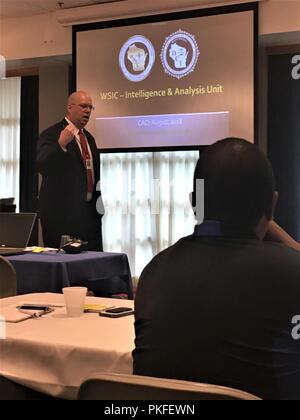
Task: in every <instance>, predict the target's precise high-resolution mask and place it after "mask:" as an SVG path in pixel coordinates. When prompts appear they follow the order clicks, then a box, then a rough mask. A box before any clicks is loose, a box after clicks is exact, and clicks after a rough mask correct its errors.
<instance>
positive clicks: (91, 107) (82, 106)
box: [71, 104, 95, 111]
mask: <svg viewBox="0 0 300 420" xmlns="http://www.w3.org/2000/svg"><path fill="white" fill-rule="evenodd" d="M71 105H76V106H79V107H80V108H81V109H83V110H84V111H85V110H86V109H89V110H90V111H95V107H94V106H93V105H87V104H71Z"/></svg>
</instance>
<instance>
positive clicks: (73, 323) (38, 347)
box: [0, 293, 134, 399]
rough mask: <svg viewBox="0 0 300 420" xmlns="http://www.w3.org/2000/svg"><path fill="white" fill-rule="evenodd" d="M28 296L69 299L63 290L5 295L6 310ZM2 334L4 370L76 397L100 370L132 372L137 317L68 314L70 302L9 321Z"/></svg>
mask: <svg viewBox="0 0 300 420" xmlns="http://www.w3.org/2000/svg"><path fill="white" fill-rule="evenodd" d="M24 302H39V303H63V296H62V295H58V294H53V293H39V294H30V295H23V296H14V297H11V298H6V299H1V300H0V316H1V310H2V309H3V308H5V307H6V306H10V305H12V304H13V305H18V304H20V303H24ZM86 303H98V304H105V305H108V306H112V305H116V306H130V307H133V305H134V303H133V301H127V300H121V299H104V298H94V297H88V298H87V300H86ZM5 326H6V338H5V339H0V375H2V376H4V377H6V378H8V379H11V380H13V381H14V382H17V383H19V384H22V385H25V386H27V387H29V388H32V389H34V390H37V391H40V392H44V393H46V394H49V395H52V396H56V397H62V398H68V399H75V398H76V397H77V393H78V388H79V386H80V384H81V383H82V382H83V381H84V380H85V379H86V378H88V377H89V376H90V375H91V374H92V373H95V372H116V373H132V356H131V352H132V350H133V348H134V317H133V316H132V315H131V316H126V317H123V318H117V319H113V318H104V317H100V316H99V315H98V314H84V315H83V316H82V317H80V318H68V317H67V315H66V313H65V308H60V309H56V310H55V312H54V313H51V314H48V315H46V316H44V317H42V318H41V319H28V320H25V321H22V322H20V323H17V324H13V323H6V324H5Z"/></svg>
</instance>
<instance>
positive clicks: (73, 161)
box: [37, 92, 103, 251]
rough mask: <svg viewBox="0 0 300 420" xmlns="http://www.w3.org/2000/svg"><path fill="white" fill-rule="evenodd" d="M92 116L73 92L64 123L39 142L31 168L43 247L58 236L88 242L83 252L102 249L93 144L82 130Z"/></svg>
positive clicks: (83, 97)
mask: <svg viewBox="0 0 300 420" xmlns="http://www.w3.org/2000/svg"><path fill="white" fill-rule="evenodd" d="M92 111H93V104H92V99H91V97H90V96H89V95H88V94H87V93H85V92H75V93H73V94H72V95H71V96H70V97H69V99H68V104H67V116H66V118H65V119H64V120H63V121H61V122H59V123H57V124H55V125H53V126H52V127H50V128H48V129H47V130H45V131H44V132H43V133H42V134H41V136H40V138H39V141H38V146H37V167H38V171H39V172H40V173H41V174H42V177H43V179H42V185H41V189H40V194H39V216H40V220H41V225H42V230H43V239H44V245H45V246H48V247H54V248H58V247H59V246H60V239H61V235H70V236H71V237H74V238H79V239H82V240H84V241H88V243H89V245H88V248H89V250H95V251H102V250H103V246H102V233H101V218H102V214H100V213H102V211H101V210H102V208H103V206H102V201H101V193H100V191H97V189H98V188H96V187H97V183H98V181H99V178H100V158H99V152H98V151H97V146H96V143H95V139H94V138H93V136H92V135H91V134H90V133H89V132H88V131H87V130H85V129H84V127H85V126H86V124H87V123H88V121H89V119H90V116H91V113H92Z"/></svg>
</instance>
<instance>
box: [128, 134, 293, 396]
mask: <svg viewBox="0 0 300 420" xmlns="http://www.w3.org/2000/svg"><path fill="white" fill-rule="evenodd" d="M198 179H204V191H205V192H204V198H205V200H204V222H203V223H202V224H199V225H197V226H196V227H195V231H194V234H193V235H191V236H188V237H186V238H182V239H180V240H179V241H178V242H177V243H176V244H175V245H173V246H171V247H170V248H168V249H166V250H165V251H163V252H161V253H160V254H158V255H157V256H156V257H155V258H154V259H153V260H152V261H151V262H150V264H149V265H148V266H147V267H146V268H145V269H144V271H143V273H142V275H141V278H140V281H139V285H138V290H137V295H136V308H135V331H136V342H135V344H136V348H135V350H134V352H133V358H134V373H135V374H138V375H149V376H157V377H164V378H177V379H183V380H190V381H196V382H204V383H211V384H217V385H224V386H229V387H234V388H238V389H242V390H244V391H248V392H251V393H253V394H256V395H257V396H259V397H261V398H264V399H299V398H300V340H299V338H300V337H299V336H300V335H299V336H298V335H297V334H295V331H296V328H297V326H295V325H294V324H293V322H292V320H293V318H294V316H296V315H297V314H300V306H299V305H300V304H299V302H300V254H299V252H298V251H296V250H294V249H292V248H290V247H287V246H285V245H282V244H278V243H275V242H265V241H262V239H263V238H264V236H265V234H266V232H267V230H268V228H269V226H270V222H272V219H273V213H274V208H275V205H276V201H277V196H278V194H277V193H276V192H275V183H274V177H273V172H272V168H271V165H270V163H269V161H268V159H267V158H266V157H265V155H264V154H263V153H262V152H261V151H260V150H259V149H258V148H257V147H256V146H254V145H252V144H250V143H248V142H247V141H245V140H241V139H230V138H229V139H225V140H222V141H219V142H217V143H215V144H214V145H212V146H210V147H209V148H208V149H207V150H206V151H205V152H204V153H203V154H202V155H201V158H200V159H199V161H198V163H197V166H196V170H195V175H194V192H193V205H194V206H195V205H196V196H195V191H196V180H198ZM272 230H273V234H274V226H272ZM275 231H276V229H275ZM275 236H276V232H275ZM298 330H299V328H298ZM297 338H298V339H297Z"/></svg>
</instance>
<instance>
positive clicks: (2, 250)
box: [0, 212, 36, 256]
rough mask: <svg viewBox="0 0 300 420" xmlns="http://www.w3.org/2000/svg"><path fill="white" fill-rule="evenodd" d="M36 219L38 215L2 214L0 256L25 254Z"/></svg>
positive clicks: (0, 217)
mask: <svg viewBox="0 0 300 420" xmlns="http://www.w3.org/2000/svg"><path fill="white" fill-rule="evenodd" d="M35 219H36V213H1V212H0V255H3V256H10V255H19V254H24V253H25V248H26V247H27V244H28V241H29V238H30V235H31V232H32V229H33V225H34V222H35Z"/></svg>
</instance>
